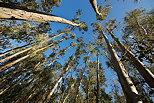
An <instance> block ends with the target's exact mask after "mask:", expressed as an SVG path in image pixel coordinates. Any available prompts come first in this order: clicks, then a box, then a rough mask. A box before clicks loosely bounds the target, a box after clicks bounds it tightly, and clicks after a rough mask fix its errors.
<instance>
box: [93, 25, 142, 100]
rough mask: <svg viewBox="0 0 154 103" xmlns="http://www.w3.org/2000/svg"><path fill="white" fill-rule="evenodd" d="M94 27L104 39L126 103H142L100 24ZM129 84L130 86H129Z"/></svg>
mask: <svg viewBox="0 0 154 103" xmlns="http://www.w3.org/2000/svg"><path fill="white" fill-rule="evenodd" d="M93 26H94V27H96V30H95V31H96V32H97V33H99V34H101V35H102V36H103V38H104V39H105V42H106V44H107V48H108V51H109V53H110V56H111V57H110V60H111V64H112V65H113V67H114V70H115V72H116V73H117V76H118V79H119V82H120V84H121V86H122V89H123V92H124V94H125V96H126V100H127V102H128V103H142V101H141V100H140V96H139V94H138V91H137V90H136V87H135V86H134V84H133V82H132V81H131V79H130V77H129V75H128V73H127V71H126V69H125V67H124V65H123V64H122V62H120V59H119V57H118V55H117V53H116V52H115V50H114V49H113V47H112V45H111V44H110V42H109V40H108V38H107V37H106V35H105V34H104V32H103V28H102V25H101V23H95V24H93ZM130 84H131V85H130Z"/></svg>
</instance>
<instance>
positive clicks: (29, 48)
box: [0, 33, 65, 63]
mask: <svg viewBox="0 0 154 103" xmlns="http://www.w3.org/2000/svg"><path fill="white" fill-rule="evenodd" d="M64 34H65V33H59V34H57V35H56V34H54V36H53V37H51V38H49V39H48V41H50V40H53V39H54V38H56V37H58V36H61V35H64ZM26 46H27V45H26ZM32 48H35V46H32V47H28V48H26V49H25V50H22V51H20V52H17V53H15V54H13V55H11V56H8V57H6V58H4V59H2V60H0V63H2V62H4V61H7V60H9V59H11V58H13V57H15V56H18V55H20V54H22V53H25V52H27V51H30V50H31V49H32ZM15 49H19V48H15ZM8 52H9V51H8ZM4 54H5V53H4Z"/></svg>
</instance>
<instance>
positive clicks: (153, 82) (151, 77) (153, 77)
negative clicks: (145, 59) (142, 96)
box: [108, 30, 154, 88]
mask: <svg viewBox="0 0 154 103" xmlns="http://www.w3.org/2000/svg"><path fill="white" fill-rule="evenodd" d="M108 32H109V34H110V35H111V36H112V38H113V39H114V40H115V41H116V42H117V44H118V46H119V47H120V50H121V51H122V52H123V54H125V55H126V56H127V58H129V60H130V62H131V63H132V64H133V65H134V66H135V67H136V69H137V70H138V71H139V73H140V74H141V75H142V77H143V78H144V79H145V82H146V83H147V84H148V85H149V86H150V87H151V88H154V74H153V73H152V72H151V71H150V70H149V69H148V68H146V67H145V66H144V64H143V63H142V62H141V61H140V60H139V59H138V58H136V57H135V55H134V54H133V53H132V52H131V51H129V50H128V49H127V48H126V47H125V46H124V45H123V43H121V42H120V41H119V40H118V38H117V37H116V36H115V35H114V34H113V33H112V32H111V31H110V30H108Z"/></svg>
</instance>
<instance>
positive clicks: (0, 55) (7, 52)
mask: <svg viewBox="0 0 154 103" xmlns="http://www.w3.org/2000/svg"><path fill="white" fill-rule="evenodd" d="M28 45H31V43H28V44H26V45H22V46H19V47H16V48H13V49H11V50H8V51H6V52H4V53H3V54H0V57H3V56H5V55H7V54H9V53H10V52H13V51H15V50H17V49H20V48H23V47H26V46H28ZM0 61H1V60H0Z"/></svg>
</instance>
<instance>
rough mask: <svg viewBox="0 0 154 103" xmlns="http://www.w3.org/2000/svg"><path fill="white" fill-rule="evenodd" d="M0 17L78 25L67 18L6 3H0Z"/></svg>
mask: <svg viewBox="0 0 154 103" xmlns="http://www.w3.org/2000/svg"><path fill="white" fill-rule="evenodd" d="M0 19H15V20H16V19H17V20H26V21H34V22H47V21H51V22H59V23H65V24H70V25H73V26H79V24H76V23H73V22H71V21H69V20H66V19H64V18H61V17H58V16H54V15H49V14H45V13H42V12H35V11H30V10H24V9H20V8H19V7H18V8H15V7H11V6H7V4H3V3H0Z"/></svg>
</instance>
